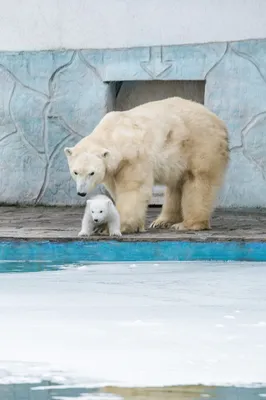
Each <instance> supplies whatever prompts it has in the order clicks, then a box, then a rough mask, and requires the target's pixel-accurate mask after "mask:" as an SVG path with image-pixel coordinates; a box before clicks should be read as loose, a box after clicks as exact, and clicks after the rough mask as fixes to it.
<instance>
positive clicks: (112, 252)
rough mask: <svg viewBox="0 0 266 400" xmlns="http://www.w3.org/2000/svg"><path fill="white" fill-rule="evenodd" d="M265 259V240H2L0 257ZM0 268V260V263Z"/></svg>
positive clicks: (9, 259) (71, 260)
mask: <svg viewBox="0 0 266 400" xmlns="http://www.w3.org/2000/svg"><path fill="white" fill-rule="evenodd" d="M197 260H201V261H266V242H247V241H241V242H238V241H230V242H190V241H158V242H120V241H79V240H77V241H69V242H55V241H15V240H14V241H2V242H0V261H1V262H2V263H3V262H15V261H22V262H25V261H40V262H49V263H53V264H57V263H58V264H64V263H67V264H69V263H80V262H120V261H132V262H134V261H139V262H141V261H142V262H145V261H151V262H153V261H154V262H158V261H197ZM0 269H1V264H0Z"/></svg>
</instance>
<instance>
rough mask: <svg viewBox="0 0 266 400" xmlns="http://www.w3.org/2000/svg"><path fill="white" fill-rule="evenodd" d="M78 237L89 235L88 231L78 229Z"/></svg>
mask: <svg viewBox="0 0 266 400" xmlns="http://www.w3.org/2000/svg"><path fill="white" fill-rule="evenodd" d="M78 236H79V237H85V236H89V233H88V232H86V231H80V232H79V234H78Z"/></svg>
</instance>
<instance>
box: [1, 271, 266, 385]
mask: <svg viewBox="0 0 266 400" xmlns="http://www.w3.org/2000/svg"><path fill="white" fill-rule="evenodd" d="M265 283H266V263H242V264H241V263H174V264H160V265H158V264H138V265H135V264H117V265H114V264H111V265H108V264H105V265H92V266H82V267H71V266H66V267H65V269H62V270H60V271H51V272H47V271H46V272H39V273H18V274H1V275H0V328H1V329H0V383H8V382H38V381H41V380H42V379H50V380H52V381H53V382H58V383H62V384H67V385H74V384H76V385H82V386H83V387H84V386H88V387H90V386H92V387H93V386H102V385H103V386H104V385H105V384H118V385H123V386H132V385H138V386H161V385H177V384H197V383H202V384H217V385H218V384H232V385H236V384H244V385H245V384H252V383H266V368H265V360H266V290H265Z"/></svg>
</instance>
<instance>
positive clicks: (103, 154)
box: [101, 149, 110, 158]
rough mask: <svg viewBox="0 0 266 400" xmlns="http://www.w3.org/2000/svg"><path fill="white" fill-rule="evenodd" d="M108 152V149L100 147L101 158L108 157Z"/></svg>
mask: <svg viewBox="0 0 266 400" xmlns="http://www.w3.org/2000/svg"><path fill="white" fill-rule="evenodd" d="M109 154H110V152H109V150H107V149H102V151H101V157H102V158H107V157H109Z"/></svg>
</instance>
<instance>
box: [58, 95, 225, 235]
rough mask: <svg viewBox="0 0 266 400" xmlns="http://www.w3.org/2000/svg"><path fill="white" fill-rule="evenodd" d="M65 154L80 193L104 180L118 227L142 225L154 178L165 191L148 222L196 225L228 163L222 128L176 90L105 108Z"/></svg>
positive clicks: (206, 218)
mask: <svg viewBox="0 0 266 400" xmlns="http://www.w3.org/2000/svg"><path fill="white" fill-rule="evenodd" d="M65 154H66V156H67V160H68V165H69V169H70V173H71V175H72V177H73V178H74V180H75V182H76V187H77V192H78V195H80V196H86V194H88V193H89V192H91V191H92V190H93V189H94V188H95V187H96V186H97V185H99V184H103V185H104V186H105V187H106V189H107V190H108V192H109V193H110V194H111V196H112V198H113V199H114V201H115V203H116V207H117V210H118V212H119V215H120V219H121V232H122V233H135V232H143V231H144V230H145V217H146V212H147V207H148V204H149V202H150V199H151V196H152V188H153V185H154V184H159V185H164V186H166V191H165V200H164V205H163V208H162V212H161V214H160V216H159V217H158V218H157V219H156V220H155V221H154V222H153V223H152V227H153V228H170V227H172V228H173V229H177V230H180V229H189V230H202V229H209V228H210V218H211V214H212V211H213V207H214V204H215V198H216V193H217V191H218V189H219V187H220V185H221V183H222V181H223V177H224V173H225V171H226V168H227V164H228V159H229V150H228V132H227V128H226V126H225V124H224V123H223V122H222V121H221V120H220V119H219V118H218V117H217V116H216V115H215V114H213V113H212V112H211V111H209V110H207V109H206V108H205V107H204V106H202V105H201V104H197V103H194V102H192V101H188V100H185V99H181V98H178V97H175V98H169V99H164V100H160V101H155V102H150V103H146V104H143V105H141V106H138V107H135V108H133V109H131V110H128V111H122V112H119V111H115V112H110V113H108V114H107V115H105V116H104V118H103V119H102V120H101V121H100V123H99V124H98V125H97V126H96V127H95V129H94V130H93V132H92V133H91V134H90V135H88V136H86V137H84V138H83V139H81V140H80V141H79V142H78V143H77V144H76V145H75V146H74V147H72V148H69V147H67V148H65Z"/></svg>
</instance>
